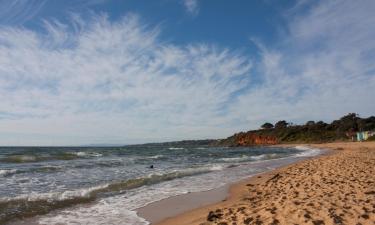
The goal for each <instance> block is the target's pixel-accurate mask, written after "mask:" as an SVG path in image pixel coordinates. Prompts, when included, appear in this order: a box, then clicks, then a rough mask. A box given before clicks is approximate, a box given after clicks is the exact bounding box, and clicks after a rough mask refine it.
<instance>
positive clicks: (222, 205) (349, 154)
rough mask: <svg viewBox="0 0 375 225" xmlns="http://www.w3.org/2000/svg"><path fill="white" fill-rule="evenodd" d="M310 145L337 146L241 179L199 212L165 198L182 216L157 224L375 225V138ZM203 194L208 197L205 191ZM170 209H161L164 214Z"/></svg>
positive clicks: (202, 196)
mask: <svg viewBox="0 0 375 225" xmlns="http://www.w3.org/2000/svg"><path fill="white" fill-rule="evenodd" d="M311 146H312V147H318V148H329V149H333V150H334V151H333V152H334V153H333V154H329V155H325V156H319V157H317V158H314V159H310V160H304V161H301V162H297V163H294V164H292V165H289V166H286V167H282V168H279V169H276V170H273V171H271V172H267V173H265V174H262V175H257V176H255V177H252V178H249V179H246V180H244V181H241V182H239V183H236V184H235V185H232V186H231V187H230V189H229V194H228V196H227V197H226V199H224V200H222V199H223V198H225V194H224V192H219V193H217V195H221V196H222V198H221V201H220V198H218V197H212V196H211V198H212V201H216V200H217V201H220V202H218V203H214V204H209V205H206V206H203V207H200V206H199V205H197V206H196V207H200V208H197V209H194V210H190V211H188V210H184V207H183V205H185V203H187V204H188V200H187V199H184V198H180V199H178V198H175V199H174V200H173V201H170V202H164V203H165V204H166V205H167V206H168V207H169V208H180V209H181V210H180V211H181V213H182V214H179V215H177V216H174V214H169V215H170V216H174V217H172V218H167V219H164V220H163V221H161V222H159V223H158V224H159V225H192V224H196V225H210V224H220V225H239V224H257V225H258V224H267V225H268V224H271V225H277V224H288V225H289V224H312V225H322V224H350V225H351V224H353V225H361V224H362V225H367V224H369V225H370V224H371V225H374V224H375V142H364V143H328V144H317V145H311ZM185 198H186V196H185ZM198 198H201V199H204V198H206V197H205V194H204V192H202V193H200V195H199V197H198ZM155 204H157V203H155ZM157 207H158V206H156V208H157ZM168 207H166V208H163V207H160V212H164V216H165V211H166V209H168ZM154 208H155V206H154ZM180 211H178V212H180ZM160 212H159V215H160V214H162V213H160ZM150 213H151V212H150V211H148V212H147V210H146V212H144V214H150ZM167 213H168V212H167ZM174 213H176V211H175V212H174ZM154 214H158V212H154ZM158 219H159V220H160V219H161V218H160V217H159V218H158ZM155 221H158V220H155Z"/></svg>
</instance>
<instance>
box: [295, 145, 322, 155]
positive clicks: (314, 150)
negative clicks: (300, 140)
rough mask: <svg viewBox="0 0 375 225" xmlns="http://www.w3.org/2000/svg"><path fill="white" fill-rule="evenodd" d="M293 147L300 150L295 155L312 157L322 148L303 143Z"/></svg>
mask: <svg viewBox="0 0 375 225" xmlns="http://www.w3.org/2000/svg"><path fill="white" fill-rule="evenodd" d="M294 148H295V149H297V150H299V151H301V152H300V153H298V154H296V155H295V157H312V156H317V155H319V154H320V153H321V152H322V149H319V148H312V147H308V146H304V145H298V146H296V147H294Z"/></svg>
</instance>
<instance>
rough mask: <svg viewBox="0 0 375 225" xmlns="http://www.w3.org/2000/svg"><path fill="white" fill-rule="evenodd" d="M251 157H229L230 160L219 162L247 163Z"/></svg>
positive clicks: (223, 159) (225, 159) (224, 159)
mask: <svg viewBox="0 0 375 225" xmlns="http://www.w3.org/2000/svg"><path fill="white" fill-rule="evenodd" d="M250 158H251V157H249V156H246V155H243V156H241V157H231V158H221V159H220V160H222V161H225V162H245V161H248V160H249V159H250Z"/></svg>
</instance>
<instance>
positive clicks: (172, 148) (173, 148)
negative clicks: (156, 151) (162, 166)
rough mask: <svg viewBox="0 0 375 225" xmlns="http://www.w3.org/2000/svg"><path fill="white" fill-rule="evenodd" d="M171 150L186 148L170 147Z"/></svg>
mask: <svg viewBox="0 0 375 225" xmlns="http://www.w3.org/2000/svg"><path fill="white" fill-rule="evenodd" d="M168 149H169V150H183V149H185V148H180V147H170V148H168Z"/></svg>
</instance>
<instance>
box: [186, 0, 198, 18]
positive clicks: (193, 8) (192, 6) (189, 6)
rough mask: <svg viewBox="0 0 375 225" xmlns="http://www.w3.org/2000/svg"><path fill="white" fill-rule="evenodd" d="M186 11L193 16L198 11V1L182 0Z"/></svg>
mask: <svg viewBox="0 0 375 225" xmlns="http://www.w3.org/2000/svg"><path fill="white" fill-rule="evenodd" d="M183 4H184V7H185V9H186V11H187V12H188V13H189V14H191V15H193V16H195V15H197V14H198V13H199V2H198V0H183Z"/></svg>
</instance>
